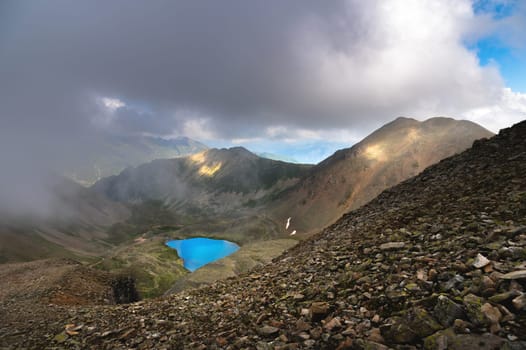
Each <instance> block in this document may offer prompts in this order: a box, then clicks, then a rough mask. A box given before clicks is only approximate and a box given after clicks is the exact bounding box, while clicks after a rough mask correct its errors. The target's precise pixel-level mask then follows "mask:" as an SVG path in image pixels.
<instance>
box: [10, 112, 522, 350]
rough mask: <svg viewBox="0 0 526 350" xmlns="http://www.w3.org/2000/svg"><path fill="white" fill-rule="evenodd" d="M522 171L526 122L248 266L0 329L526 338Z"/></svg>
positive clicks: (377, 345)
mask: <svg viewBox="0 0 526 350" xmlns="http://www.w3.org/2000/svg"><path fill="white" fill-rule="evenodd" d="M525 174H526V122H523V123H520V124H518V125H516V126H514V127H513V128H510V129H506V130H503V131H501V133H500V134H499V135H498V136H496V137H494V138H492V139H489V140H484V141H479V142H476V143H475V144H474V146H473V148H472V149H470V150H468V151H466V152H464V153H462V154H459V155H457V156H454V157H451V158H448V159H446V160H444V161H442V162H440V163H438V164H436V165H434V166H432V167H430V168H428V169H427V170H425V171H424V172H423V173H421V174H420V175H418V176H416V177H414V178H412V179H409V180H407V181H405V182H403V183H402V184H400V185H399V186H396V187H393V188H391V189H389V190H387V191H384V192H383V193H382V194H381V195H380V196H379V197H377V198H376V199H375V200H373V201H372V202H370V203H369V204H367V205H365V206H363V207H361V208H360V209H358V210H355V211H353V212H350V213H348V214H346V215H344V216H343V217H342V218H341V219H340V220H339V221H338V222H337V223H335V224H334V225H332V226H330V227H328V228H326V229H325V230H323V231H322V232H320V233H319V234H316V235H315V236H313V237H311V238H309V239H308V240H305V241H302V242H300V243H299V244H298V245H297V246H295V247H293V248H291V249H290V250H288V251H287V252H285V253H284V254H283V255H282V256H280V257H278V258H276V259H274V260H273V262H272V263H270V264H268V265H266V266H263V267H258V268H255V269H254V270H252V271H251V272H250V273H248V274H245V275H242V276H240V277H236V278H231V279H228V280H225V281H220V282H216V283H215V284H212V285H210V286H207V287H204V288H200V289H196V290H191V291H185V292H182V293H179V294H176V295H172V296H169V297H165V298H162V299H157V300H151V301H141V302H138V303H133V304H125V305H117V306H96V307H78V308H68V309H67V310H65V311H64V312H63V313H61V314H58V315H57V314H55V315H54V318H53V319H52V320H49V322H46V323H38V324H32V325H28V326H27V327H26V328H25V329H24V328H23V327H21V328H19V329H18V331H22V332H23V331H25V332H27V333H26V334H27V336H25V337H23V338H17V341H18V342H17V343H14V342H12V341H11V342H10V340H9V339H13V338H8V337H1V336H0V344H2V345H4V344H5V346H13V347H15V348H16V347H18V348H20V347H29V348H45V347H64V348H93V349H95V348H97V349H128V348H141V349H153V348H156V349H157V348H159V349H160V348H166V349H304V348H305V349H307V348H310V349H340V350H343V349H388V348H394V349H422V348H425V349H524V348H525V347H526V333H525V332H524V330H525V329H526V312H525V310H524V295H525V294H524V293H525V291H526V278H524V270H526V265H525V263H524V261H525V256H524V254H525V249H526V175H525ZM388 243H396V244H389V245H386V244H388ZM400 243H403V244H400ZM381 247H383V249H382V248H381ZM481 256H482V257H483V258H484V259H483V258H482V257H481ZM485 259H487V261H486V260H485ZM66 325H68V326H67V327H69V328H65V327H66ZM2 329H4V330H3V332H10V331H11V332H13V330H12V329H11V328H9V327H2ZM29 329H30V331H28V330H29ZM64 329H69V330H73V329H74V331H73V332H74V333H73V334H69V333H66V336H63V334H64V333H63V332H64ZM57 335H62V336H61V337H59V338H58V339H57V338H55V337H56V336H57Z"/></svg>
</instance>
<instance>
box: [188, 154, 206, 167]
mask: <svg viewBox="0 0 526 350" xmlns="http://www.w3.org/2000/svg"><path fill="white" fill-rule="evenodd" d="M189 159H190V161H191V162H192V163H196V164H202V163H204V162H205V160H206V158H205V152H201V153H196V154H193V155H191V156H190V157H189Z"/></svg>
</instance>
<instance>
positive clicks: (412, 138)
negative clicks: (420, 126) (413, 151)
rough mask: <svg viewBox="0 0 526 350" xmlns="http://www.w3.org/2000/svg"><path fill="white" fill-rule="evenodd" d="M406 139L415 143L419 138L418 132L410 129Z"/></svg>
mask: <svg viewBox="0 0 526 350" xmlns="http://www.w3.org/2000/svg"><path fill="white" fill-rule="evenodd" d="M406 137H407V140H408V141H410V142H415V141H416V140H418V139H419V138H420V137H421V135H420V131H418V130H417V129H410V130H409V132H408V133H407V136H406Z"/></svg>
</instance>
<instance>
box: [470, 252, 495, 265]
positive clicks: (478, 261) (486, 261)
mask: <svg viewBox="0 0 526 350" xmlns="http://www.w3.org/2000/svg"><path fill="white" fill-rule="evenodd" d="M490 262H491V261H489V259H488V258H486V257H485V256H484V255H482V254H480V253H478V254H477V257H476V258H475V261H474V262H473V267H475V268H477V269H480V268H483V267H484V266H486V265H488V264H489V263H490Z"/></svg>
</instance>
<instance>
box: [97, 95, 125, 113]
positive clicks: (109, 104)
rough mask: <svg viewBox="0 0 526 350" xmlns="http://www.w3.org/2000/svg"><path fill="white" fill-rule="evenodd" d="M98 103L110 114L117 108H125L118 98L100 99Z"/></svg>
mask: <svg viewBox="0 0 526 350" xmlns="http://www.w3.org/2000/svg"><path fill="white" fill-rule="evenodd" d="M100 101H101V103H102V104H103V105H104V107H106V108H107V109H108V110H109V111H110V112H115V110H117V109H118V108H121V107H124V106H126V104H125V103H124V102H122V101H121V100H119V99H118V98H110V97H102V98H101V99H100Z"/></svg>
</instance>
